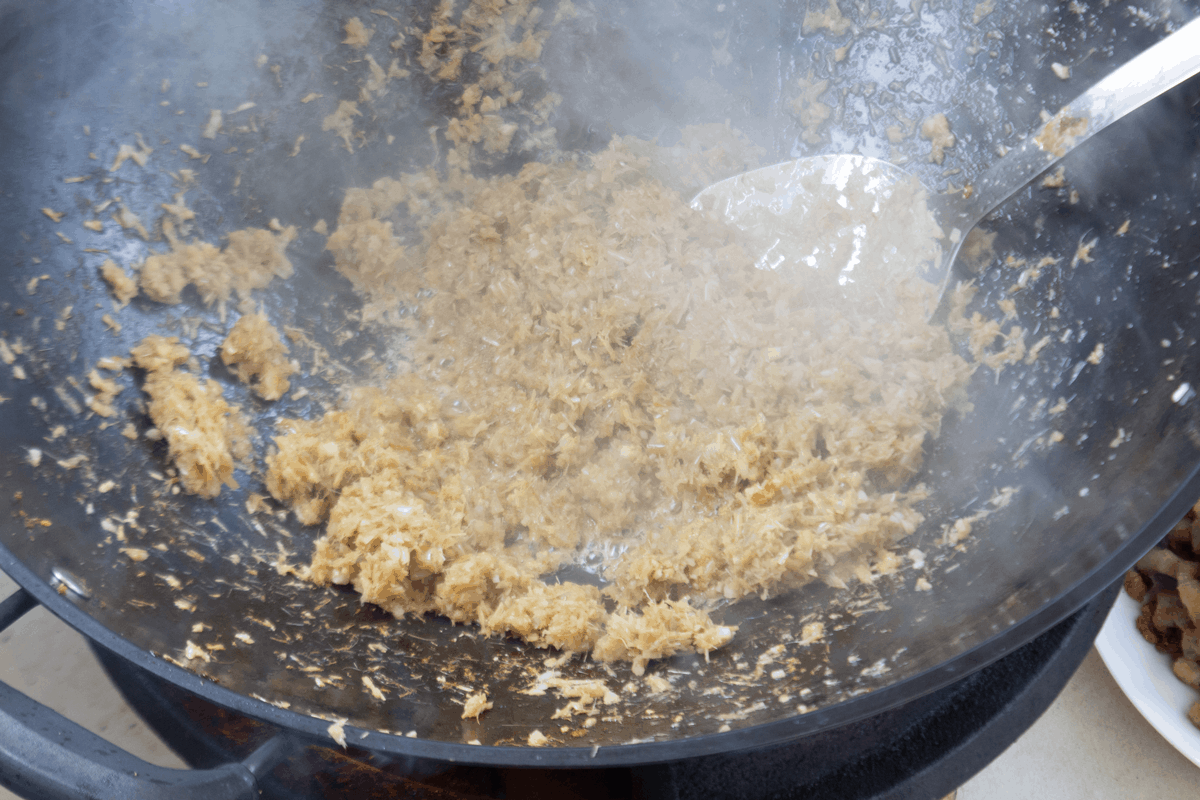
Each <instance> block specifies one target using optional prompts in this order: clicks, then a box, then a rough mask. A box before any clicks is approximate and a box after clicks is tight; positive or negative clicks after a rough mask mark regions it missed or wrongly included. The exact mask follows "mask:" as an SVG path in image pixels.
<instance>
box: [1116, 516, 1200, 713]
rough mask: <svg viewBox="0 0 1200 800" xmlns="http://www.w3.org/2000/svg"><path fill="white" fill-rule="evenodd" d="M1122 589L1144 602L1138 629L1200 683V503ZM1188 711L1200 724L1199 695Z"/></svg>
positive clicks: (1182, 674) (1192, 682)
mask: <svg viewBox="0 0 1200 800" xmlns="http://www.w3.org/2000/svg"><path fill="white" fill-rule="evenodd" d="M1125 591H1126V592H1128V593H1129V596H1130V597H1132V598H1133V599H1134V600H1136V601H1138V602H1139V603H1141V604H1142V612H1141V614H1140V615H1139V616H1138V620H1137V629H1138V632H1139V633H1141V634H1142V636H1143V637H1145V639H1146V641H1148V642H1150V644H1152V645H1154V647H1155V648H1156V649H1157V650H1158V651H1160V652H1162V653H1166V654H1168V655H1169V656H1171V658H1172V659H1173V660H1174V663H1173V665H1172V670H1173V671H1174V673H1175V677H1177V678H1179V680H1181V681H1183V682H1184V683H1186V684H1187V685H1188V686H1191V687H1192V688H1194V689H1200V503H1197V504H1196V505H1195V506H1194V507H1193V508H1192V510H1190V511H1189V512H1188V513H1187V515H1186V516H1185V517H1184V518H1183V519H1182V520H1180V522H1179V524H1177V525H1176V526H1175V527H1174V528H1173V529H1172V530H1171V532H1170V533H1169V534H1167V536H1166V538H1165V539H1163V541H1162V542H1161V543H1160V544H1159V545H1158V546H1157V547H1155V548H1154V549H1153V550H1151V551H1150V552H1149V553H1147V554H1146V556H1145V557H1143V558H1142V559H1141V560H1140V561H1139V562H1138V563H1137V566H1136V567H1134V568H1133V569H1132V570H1130V571H1129V572H1128V574H1126V576H1125ZM1187 716H1188V719H1189V720H1191V721H1192V723H1193V724H1194V725H1196V727H1200V698H1198V699H1197V701H1196V702H1195V703H1193V704H1192V707H1191V708H1190V709H1189V710H1188V712H1187Z"/></svg>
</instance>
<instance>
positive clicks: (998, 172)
mask: <svg viewBox="0 0 1200 800" xmlns="http://www.w3.org/2000/svg"><path fill="white" fill-rule="evenodd" d="M1197 72H1200V18H1197V19H1194V20H1192V21H1191V22H1189V23H1188V24H1186V25H1184V26H1183V27H1182V28H1180V29H1179V30H1177V31H1176V32H1175V33H1172V34H1171V35H1170V36H1167V37H1166V38H1165V39H1163V40H1161V41H1160V42H1158V43H1157V44H1155V45H1154V46H1153V47H1151V48H1149V49H1147V50H1145V51H1143V52H1142V53H1140V54H1139V55H1137V56H1135V57H1134V58H1132V59H1130V60H1129V61H1128V62H1126V63H1125V64H1124V65H1122V66H1121V67H1120V68H1118V69H1117V70H1115V71H1113V72H1111V73H1110V74H1109V75H1108V76H1107V77H1105V78H1103V79H1101V80H1100V81H1099V82H1097V83H1096V84H1095V85H1094V86H1092V88H1090V89H1088V90H1087V91H1086V92H1084V93H1083V94H1081V95H1079V97H1076V98H1075V99H1074V100H1072V101H1071V102H1070V103H1068V104H1067V105H1066V106H1064V107H1063V109H1062V110H1061V111H1059V112H1058V113H1057V114H1055V115H1054V117H1053V118H1051V120H1050V121H1049V122H1046V123H1044V124H1043V125H1039V126H1038V127H1037V128H1036V129H1035V130H1034V131H1033V133H1031V134H1030V135H1029V136H1027V137H1026V138H1025V141H1023V142H1021V144H1020V146H1019V147H1017V148H1015V149H1013V150H1011V151H1009V153H1008V154H1007V155H1005V156H1004V157H1003V158H1001V159H1000V160H999V161H997V162H996V163H995V164H993V165H992V166H991V167H990V168H989V169H988V170H987V171H986V172H984V173H983V175H981V176H980V177H979V178H978V179H977V180H976V181H975V183H974V187H973V188H974V191H973V193H972V194H971V196H970V197H969V198H968V199H967V200H966V202H961V203H959V204H957V205H958V208H957V209H955V210H954V211H951V212H950V213H948V214H946V215H945V216H946V218H945V219H944V220H939V221H940V222H944V223H945V225H944V227H946V229H947V232H949V231H951V230H952V229H953V228H958V229H959V231H960V233H961V234H963V235H965V234H966V233H967V231H969V230H970V229H971V228H973V227H974V226H975V225H976V224H977V223H978V222H979V221H980V220H982V219H983V218H984V217H986V216H987V215H988V214H989V213H991V211H992V210H993V209H994V208H996V206H998V205H1000V204H1001V203H1003V202H1004V201H1005V200H1007V199H1008V198H1010V197H1012V196H1013V195H1014V194H1016V193H1017V192H1018V191H1020V190H1021V189H1023V188H1024V187H1025V186H1026V185H1027V184H1028V183H1030V182H1031V181H1033V180H1034V179H1035V178H1037V177H1038V176H1039V175H1041V174H1042V173H1043V172H1045V171H1046V170H1048V169H1050V168H1051V167H1053V166H1054V165H1056V164H1057V163H1058V162H1059V161H1061V160H1062V159H1063V157H1064V156H1065V155H1066V154H1067V153H1069V152H1071V151H1072V150H1074V149H1075V148H1076V147H1078V146H1079V145H1081V144H1083V143H1084V142H1086V141H1087V140H1088V139H1090V138H1092V137H1093V136H1095V135H1096V134H1097V133H1099V132H1100V131H1102V130H1104V129H1105V128H1107V127H1108V126H1109V125H1111V124H1112V123H1113V122H1116V121H1117V120H1119V119H1120V118H1121V117H1124V116H1125V115H1126V114H1128V113H1130V112H1131V111H1134V110H1135V109H1137V108H1139V107H1140V106H1142V105H1143V104H1145V103H1146V102H1148V101H1150V100H1153V99H1154V98H1155V97H1158V96H1159V95H1160V94H1162V93H1163V92H1165V91H1167V90H1168V89H1170V88H1172V87H1174V86H1176V85H1178V84H1180V83H1182V82H1183V81H1185V80H1187V79H1188V78H1190V77H1192V76H1193V75H1195V74H1196V73H1197ZM948 206H949V203H947V207H946V210H947V211H949V210H950V209H949V207H948Z"/></svg>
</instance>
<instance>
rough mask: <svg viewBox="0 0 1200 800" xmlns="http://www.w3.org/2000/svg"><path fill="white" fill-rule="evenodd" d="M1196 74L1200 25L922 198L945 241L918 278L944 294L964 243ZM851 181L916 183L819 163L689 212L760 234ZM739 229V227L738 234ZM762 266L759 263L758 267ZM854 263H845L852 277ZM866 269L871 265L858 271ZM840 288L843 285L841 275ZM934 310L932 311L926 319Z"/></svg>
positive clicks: (800, 165) (766, 176) (748, 181)
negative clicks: (808, 198)
mask: <svg viewBox="0 0 1200 800" xmlns="http://www.w3.org/2000/svg"><path fill="white" fill-rule="evenodd" d="M1198 72H1200V18H1197V19H1195V20H1192V21H1191V22H1189V23H1188V24H1186V25H1184V26H1183V27H1182V28H1180V29H1179V30H1177V31H1176V32H1175V33H1172V34H1171V35H1169V36H1167V37H1166V38H1165V39H1163V40H1162V41H1160V42H1158V43H1157V44H1155V45H1154V46H1153V47H1150V48H1149V49H1147V50H1145V51H1144V52H1142V53H1141V54H1139V55H1138V56H1136V57H1134V58H1133V59H1131V60H1130V61H1128V62H1126V63H1125V64H1124V65H1122V66H1121V67H1119V68H1118V69H1116V70H1115V71H1113V72H1112V73H1110V74H1109V75H1108V76H1107V77H1105V78H1103V79H1102V80H1101V81H1099V82H1098V83H1096V84H1095V85H1094V86H1092V87H1091V88H1090V89H1088V90H1087V91H1086V92H1084V93H1083V94H1081V95H1080V96H1079V97H1077V98H1075V99H1074V100H1072V101H1071V102H1070V103H1068V104H1067V105H1066V106H1064V107H1063V108H1062V110H1060V111H1059V112H1058V113H1057V114H1055V115H1054V117H1053V118H1051V119H1050V120H1049V121H1048V122H1046V123H1044V124H1042V125H1040V126H1039V127H1038V128H1036V129H1035V130H1034V131H1033V132H1032V133H1030V134H1029V135H1028V136H1027V137H1025V140H1024V141H1023V142H1021V145H1020V146H1019V147H1017V148H1015V149H1013V150H1010V151H1009V152H1008V153H1007V154H1006V155H1004V156H1003V157H1002V158H1001V159H1000V160H999V161H997V162H996V163H995V164H993V165H992V166H991V167H990V168H989V169H988V170H987V171H986V172H984V173H983V174H982V175H980V176H979V177H978V178H977V179H976V180H975V182H974V183H973V184H971V185H970V186H969V188H968V189H965V190H964V191H962V192H958V193H955V194H934V193H931V192H927V195H928V196H927V203H928V207H929V210H930V212H932V214H933V217H934V220H935V221H936V222H937V224H938V226H939V227H940V228H941V229H942V231H943V233H944V234H945V237H946V241H945V242H944V243H943V255H942V258H941V259H940V260H939V261H937V262H936V263H933V264H931V265H929V267H928V268H927V270H926V271H925V272H924V274H923V275H922V277H924V278H925V279H926V280H928V281H930V282H932V283H933V284H935V285H936V286H938V287H939V288H938V293H937V298H938V303H940V300H941V297H942V295H944V294H945V291H946V287H947V285H948V283H949V277H950V274H951V268H952V267H953V265H954V261H955V259H956V258H957V257H958V253H959V250H960V249H961V248H962V244H963V241H964V240H965V239H966V237H967V233H969V232H970V230H971V229H972V228H974V227H975V226H976V225H977V224H979V222H980V221H981V220H982V219H983V218H984V217H986V216H987V215H988V214H989V213H991V212H992V211H993V210H994V209H995V208H996V207H997V206H999V205H1000V204H1001V203H1003V202H1004V201H1005V200H1007V199H1008V198H1010V197H1012V196H1013V195H1014V194H1016V193H1017V192H1019V191H1020V190H1021V189H1023V188H1024V187H1025V186H1026V185H1028V184H1029V183H1030V182H1032V181H1034V180H1036V179H1037V178H1038V177H1039V176H1040V175H1042V174H1043V173H1044V172H1046V171H1047V170H1050V169H1051V168H1053V167H1054V166H1055V165H1056V164H1058V163H1059V162H1060V161H1061V160H1062V159H1063V157H1064V156H1066V155H1067V153H1069V152H1071V151H1072V150H1074V149H1075V148H1076V147H1079V146H1080V145H1081V144H1083V143H1084V142H1086V141H1087V140H1088V139H1090V138H1092V137H1093V136H1095V135H1096V134H1097V133H1099V132H1100V131H1102V130H1104V129H1105V128H1107V127H1108V126H1109V125H1111V124H1112V123H1114V122H1116V121H1117V120H1119V119H1121V118H1122V117H1124V116H1125V115H1126V114H1129V113H1130V112H1132V111H1134V110H1136V109H1137V108H1139V107H1141V106H1142V105H1144V104H1145V103H1147V102H1148V101H1150V100H1153V99H1154V98H1155V97H1158V96H1159V95H1160V94H1162V93H1163V92H1165V91H1167V90H1168V89H1171V88H1172V87H1174V86H1176V85H1178V84H1180V83H1182V82H1183V81H1185V80H1187V79H1188V78H1190V77H1192V76H1193V75H1195V74H1196V73H1198ZM850 173H858V176H859V177H860V178H861V177H863V176H867V180H868V182H869V184H870V186H872V187H874V188H873V189H872V191H879V192H884V193H886V192H887V191H889V188H890V187H893V186H895V185H896V184H899V183H901V182H905V181H914V182H916V181H917V179H916V178H915V177H914V176H912V175H911V174H909V173H908V172H906V171H905V170H903V169H901V168H900V167H897V166H895V165H894V164H890V163H888V162H886V161H882V160H880V159H877V158H871V157H869V156H861V155H825V156H815V157H810V158H800V159H795V160H793V161H785V162H783V163H780V164H775V165H773V166H770V167H763V168H762V169H757V170H753V171H751V172H747V173H743V174H742V175H737V176H734V177H732V178H729V179H727V180H723V181H720V182H718V183H714V184H713V185H711V186H709V187H707V188H705V189H703V190H701V191H700V192H699V193H698V194H697V195H696V197H695V199H693V200H692V206H693V207H695V208H697V209H701V208H715V209H716V210H717V211H719V212H720V213H721V214H722V216H724V217H725V219H726V220H728V221H729V222H731V223H733V224H734V225H739V223H743V222H746V221H748V220H750V219H754V220H756V224H758V225H759V226H760V227H761V220H762V214H761V209H764V208H766V209H769V210H771V211H772V212H773V213H775V214H783V213H784V212H786V211H787V210H788V209H789V207H790V206H791V205H792V203H793V200H795V199H796V197H795V196H794V195H798V194H799V193H801V192H802V190H801V189H800V187H801V184H802V183H803V182H807V183H808V184H809V185H810V186H811V185H812V181H814V180H819V181H821V182H823V183H833V182H835V181H841V182H844V181H845V180H846V176H847V175H848V174H850ZM739 227H740V226H739ZM761 261H762V259H760V262H761ZM856 265H857V261H856V260H855V261H854V263H850V265H849V268H850V269H852V268H853V267H854V266H856ZM864 266H868V268H869V265H864ZM842 272H843V274H842V275H841V276H840V279H839V280H840V282H845V281H846V280H849V279H850V278H849V277H848V272H847V267H842ZM938 303H934V304H933V305H932V306H931V307H930V310H931V313H932V310H933V309H934V308H936V307H937V305H938Z"/></svg>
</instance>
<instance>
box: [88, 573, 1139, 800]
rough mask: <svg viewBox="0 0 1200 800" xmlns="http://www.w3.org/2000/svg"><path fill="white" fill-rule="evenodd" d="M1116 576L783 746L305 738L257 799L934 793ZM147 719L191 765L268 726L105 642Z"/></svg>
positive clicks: (1027, 717) (239, 752)
mask: <svg viewBox="0 0 1200 800" xmlns="http://www.w3.org/2000/svg"><path fill="white" fill-rule="evenodd" d="M1118 590H1119V586H1114V587H1112V588H1110V589H1109V590H1107V591H1105V592H1104V593H1102V594H1101V595H1100V596H1098V597H1097V598H1095V599H1093V600H1092V601H1091V602H1090V603H1088V605H1086V606H1085V607H1084V608H1082V609H1081V610H1080V611H1078V612H1076V613H1075V614H1074V615H1072V616H1071V617H1069V618H1068V619H1067V620H1065V621H1063V622H1062V623H1060V624H1059V625H1058V626H1056V627H1054V628H1052V629H1051V630H1049V631H1047V632H1046V633H1044V634H1042V635H1041V636H1040V637H1038V638H1037V639H1035V640H1034V641H1032V642H1030V643H1029V644H1027V645H1025V646H1023V647H1021V648H1020V649H1018V650H1016V651H1014V652H1012V653H1010V654H1009V655H1007V656H1005V657H1004V658H1002V659H1000V660H999V661H996V662H995V663H993V664H991V665H989V666H987V667H984V668H983V669H980V670H978V671H977V672H974V673H972V674H971V675H969V676H967V677H965V678H963V679H962V680H960V681H958V682H957V683H955V684H953V685H951V686H949V687H947V688H945V689H943V690H941V691H938V692H934V693H932V694H929V695H926V696H925V697H921V698H918V699H917V700H914V701H912V702H910V703H908V704H906V705H903V706H900V707H898V708H895V709H892V710H891V711H887V712H884V713H882V714H879V715H877V716H874V717H871V718H869V719H865V720H861V721H859V722H856V723H852V724H850V725H846V726H844V727H842V728H839V729H836V730H833V731H826V732H823V733H820V734H816V735H812V736H808V737H805V738H802V739H800V740H797V741H796V742H792V743H790V744H787V745H780V746H774V747H770V748H764V749H760V750H750V751H741V752H736V753H728V754H724V755H716V756H705V757H703V758H697V759H689V760H684V761H676V762H671V763H666V764H652V765H648V766H638V767H632V768H607V769H591V770H588V769H559V770H552V769H550V770H540V769H516V768H493V767H476V766H464V765H458V764H452V763H447V762H440V761H434V760H431V759H420V758H404V757H394V756H390V755H385V754H382V753H377V752H372V751H370V750H365V749H359V748H356V747H354V746H353V743H351V746H350V747H349V749H348V750H345V751H341V750H336V749H332V748H330V747H325V746H321V745H310V746H308V747H307V748H305V749H304V750H302V751H300V752H299V754H298V755H293V756H292V757H290V758H289V759H287V760H286V761H284V762H283V763H281V764H280V765H279V766H278V767H277V768H276V769H275V770H274V771H273V772H272V773H271V774H270V775H267V776H265V777H264V778H263V779H262V781H261V786H262V789H263V796H264V797H266V798H285V797H286V798H304V797H314V798H316V797H320V798H335V799H337V798H347V799H348V798H384V797H388V798H393V797H405V798H420V799H421V800H450V799H451V798H454V799H455V800H460V799H461V800H466V799H468V798H530V797H534V798H537V797H547V798H551V797H552V798H555V800H602V798H617V797H619V798H634V799H635V800H638V799H640V798H647V799H648V798H654V799H655V800H660V799H663V800H685V798H701V797H703V798H727V799H728V800H735V799H736V800H751V798H824V797H839V798H843V799H844V800H866V799H867V798H871V799H872V800H877V799H879V798H897V799H898V798H901V797H903V798H937V797H941V796H943V795H945V794H947V793H949V792H951V791H953V790H954V789H955V788H957V787H958V786H960V785H962V784H963V783H964V782H966V781H967V779H969V778H970V777H971V776H972V775H974V774H975V773H977V772H978V771H979V770H981V769H983V767H985V766H986V765H987V764H988V763H989V762H991V761H992V759H994V758H995V757H996V756H998V755H999V754H1000V753H1001V752H1002V751H1003V750H1004V749H1005V748H1006V747H1008V745H1009V744H1011V743H1012V742H1013V741H1015V740H1016V739H1017V737H1018V736H1020V735H1021V734H1022V733H1024V732H1025V730H1026V729H1028V728H1029V726H1030V725H1032V724H1033V722H1034V721H1035V720H1036V719H1037V718H1038V717H1039V716H1040V715H1041V714H1042V712H1043V711H1045V710H1046V708H1047V707H1048V706H1049V705H1050V703H1051V702H1053V700H1054V698H1055V697H1057V696H1058V694H1059V692H1060V691H1061V690H1062V688H1063V686H1065V685H1066V683H1067V681H1068V680H1069V679H1070V677H1071V676H1072V675H1073V674H1074V673H1075V670H1076V669H1077V668H1078V666H1079V664H1080V663H1081V662H1082V661H1083V658H1084V656H1085V655H1086V654H1087V651H1088V650H1089V649H1090V647H1091V645H1092V641H1093V640H1094V639H1095V637H1096V634H1097V633H1098V631H1099V630H1100V626H1101V624H1102V623H1103V622H1104V618H1105V616H1106V615H1107V613H1108V610H1109V608H1110V607H1111V606H1112V603H1113V601H1114V600H1115V598H1116V594H1117V591H1118ZM97 655H98V656H99V658H100V660H101V662H102V663H103V665H104V667H105V669H106V670H107V671H108V673H109V675H110V676H111V677H112V679H113V681H114V682H115V683H116V685H117V687H118V689H120V691H121V693H122V694H123V695H124V696H125V698H126V700H127V701H128V702H129V704H130V705H131V706H133V708H134V709H136V710H137V712H138V713H139V714H141V716H142V717H143V718H144V719H145V720H146V722H147V723H148V724H149V725H150V726H151V727H152V728H153V729H154V730H155V731H156V732H157V733H158V734H159V735H160V736H161V737H162V738H163V740H164V741H165V742H166V743H167V744H168V745H170V746H171V747H172V748H173V749H174V750H176V751H177V752H178V753H179V754H180V756H181V757H182V758H184V759H185V760H186V761H187V762H188V763H190V764H191V765H192V766H194V767H198V768H210V767H214V766H217V765H219V764H223V763H227V762H229V761H235V760H240V759H242V758H245V757H246V756H247V755H248V754H249V753H251V752H252V751H253V750H254V749H255V748H256V747H258V746H259V745H261V744H262V743H264V742H266V741H267V740H269V739H270V738H271V737H273V736H274V735H275V734H276V733H277V732H278V731H277V730H276V729H275V728H273V727H271V726H268V725H266V724H265V723H261V722H258V721H257V720H253V719H250V718H248V717H244V716H239V715H237V714H234V713H233V712H230V711H227V710H225V709H222V708H220V707H218V706H215V705H212V704H211V703H209V702H207V701H205V700H202V699H200V698H198V697H196V696H195V695H191V694H189V693H186V692H183V691H182V690H180V689H179V688H177V687H174V686H171V685H170V684H167V683H164V682H162V681H160V680H159V679H157V678H155V677H154V676H153V675H151V674H150V673H148V672H144V671H142V670H141V669H139V668H137V667H134V666H132V665H131V664H129V663H128V662H125V661H123V660H121V659H118V658H117V657H115V656H113V655H111V654H108V653H106V652H103V651H97Z"/></svg>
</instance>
